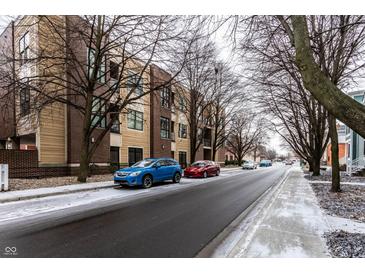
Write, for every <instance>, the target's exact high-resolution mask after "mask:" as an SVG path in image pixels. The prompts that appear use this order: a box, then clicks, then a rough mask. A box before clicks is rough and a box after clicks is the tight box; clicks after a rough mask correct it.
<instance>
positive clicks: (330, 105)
mask: <svg viewBox="0 0 365 274" xmlns="http://www.w3.org/2000/svg"><path fill="white" fill-rule="evenodd" d="M244 22H245V23H247V24H246V26H249V27H248V28H246V31H247V32H248V33H251V34H250V35H249V38H248V39H249V40H250V39H251V40H252V39H253V40H255V39H258V40H259V41H260V42H261V43H262V44H264V45H266V46H267V47H268V50H267V51H265V52H262V55H263V56H266V55H271V56H275V57H278V58H282V56H287V59H288V61H290V62H291V63H294V64H295V68H296V70H297V71H298V72H299V73H300V76H301V77H300V78H301V81H302V82H303V86H304V87H305V89H306V90H308V91H309V92H310V93H311V94H312V95H313V97H314V98H316V99H317V100H318V101H319V102H320V103H321V104H322V105H323V106H324V107H325V108H326V110H328V111H329V113H330V114H331V115H330V116H329V118H328V119H329V123H332V125H331V126H330V127H329V129H330V131H331V132H330V135H331V136H332V138H331V142H332V147H333V148H334V151H333V153H336V150H335V148H336V147H337V146H338V144H337V141H336V140H337V138H336V136H337V132H335V131H336V127H335V124H336V121H335V119H334V118H332V117H331V116H332V115H333V116H335V117H336V118H338V119H339V120H341V121H343V122H344V123H345V124H347V125H348V126H349V127H351V128H352V129H354V130H355V131H357V132H358V133H359V134H360V135H361V132H360V131H359V130H361V129H360V128H361V127H363V123H362V122H361V121H363V120H364V117H365V116H364V114H361V113H364V109H365V108H364V106H363V105H361V104H359V103H357V102H356V101H355V100H353V99H352V98H350V97H349V96H347V95H345V94H343V93H341V89H342V90H345V89H346V88H349V87H350V86H351V84H352V83H353V82H354V79H355V78H356V77H358V76H359V75H361V72H362V71H363V68H364V64H365V63H364V61H363V60H362V58H361V56H362V54H363V51H364V39H365V36H364V30H365V28H364V21H363V17H362V16H308V17H305V16H289V17H286V16H258V17H251V18H245V20H244ZM277 41H279V43H278V42H277ZM275 43H276V44H280V46H279V47H276V48H275V47H273V46H272V45H273V44H274V45H275ZM328 81H330V82H331V85H329V83H328ZM333 85H335V86H336V88H334V87H333ZM355 116H356V117H355ZM354 126H355V128H354ZM332 131H334V132H332ZM336 159H337V157H336V156H335V157H334V162H333V169H332V170H333V177H332V179H333V185H332V190H333V191H339V190H340V188H339V170H338V169H339V164H338V162H337V161H336Z"/></svg>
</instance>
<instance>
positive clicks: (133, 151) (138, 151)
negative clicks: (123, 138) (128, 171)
mask: <svg viewBox="0 0 365 274" xmlns="http://www.w3.org/2000/svg"><path fill="white" fill-rule="evenodd" d="M142 160H143V149H142V148H137V147H129V148H128V165H129V166H131V165H134V164H135V163H137V162H139V161H142Z"/></svg>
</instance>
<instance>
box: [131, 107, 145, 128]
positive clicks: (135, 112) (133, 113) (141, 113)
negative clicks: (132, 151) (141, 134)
mask: <svg viewBox="0 0 365 274" xmlns="http://www.w3.org/2000/svg"><path fill="white" fill-rule="evenodd" d="M137 114H138V115H140V117H138V116H137ZM131 118H132V119H131ZM138 119H139V122H140V123H141V128H138V127H137V122H138ZM131 121H132V122H133V126H132V127H131V126H130V122H131ZM143 123H144V120H143V112H141V111H138V110H134V109H128V114H127V127H128V128H129V129H133V130H139V131H143V128H144V126H143Z"/></svg>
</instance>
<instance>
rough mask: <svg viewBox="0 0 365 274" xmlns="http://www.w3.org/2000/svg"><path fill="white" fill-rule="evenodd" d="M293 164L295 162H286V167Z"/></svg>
mask: <svg viewBox="0 0 365 274" xmlns="http://www.w3.org/2000/svg"><path fill="white" fill-rule="evenodd" d="M292 164H294V162H293V161H291V160H286V161H285V165H286V166H291V165H292Z"/></svg>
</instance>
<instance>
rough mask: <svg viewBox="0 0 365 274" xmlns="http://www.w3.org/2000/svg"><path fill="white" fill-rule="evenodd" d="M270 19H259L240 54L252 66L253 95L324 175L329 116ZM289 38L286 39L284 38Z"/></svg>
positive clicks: (289, 140) (312, 166) (315, 172)
mask: <svg viewBox="0 0 365 274" xmlns="http://www.w3.org/2000/svg"><path fill="white" fill-rule="evenodd" d="M270 18H271V17H269V18H268V19H266V18H261V17H260V18H257V19H256V20H257V22H255V23H252V21H250V26H251V24H252V26H253V27H255V28H259V27H260V26H261V25H265V26H266V28H263V29H260V30H259V31H255V30H251V29H250V30H249V35H248V36H246V37H245V38H244V39H242V40H241V44H240V48H239V50H240V51H241V53H242V57H243V58H244V59H243V60H244V61H245V62H248V63H249V66H248V67H247V68H246V70H247V71H248V72H249V79H250V80H249V82H250V87H251V92H250V93H251V94H253V98H254V102H255V103H256V105H257V106H258V108H260V109H261V111H262V112H264V113H266V114H269V115H271V116H273V119H271V124H272V127H273V130H274V131H276V132H277V133H278V134H279V135H280V136H281V137H282V138H283V139H284V140H285V141H286V142H287V143H288V144H289V145H290V147H291V149H293V150H294V151H295V152H296V153H297V154H298V155H300V156H301V157H302V158H303V159H305V160H306V161H308V163H309V164H310V169H311V171H313V175H319V174H320V161H321V157H322V155H323V153H324V151H325V149H326V146H327V143H328V138H329V137H328V132H327V131H328V130H327V125H328V124H327V117H328V115H327V112H326V111H325V110H324V108H323V107H322V106H321V105H320V104H318V102H316V100H315V99H314V98H313V97H312V96H311V95H310V93H309V92H307V91H306V90H305V88H304V85H303V82H302V80H301V76H300V73H299V71H298V69H297V67H296V66H295V62H293V59H292V54H293V52H294V51H293V49H292V47H291V45H290V44H288V43H286V41H285V39H283V34H282V33H281V35H280V34H277V29H275V25H273V24H271V23H270V22H271V21H270ZM284 37H285V36H284Z"/></svg>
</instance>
